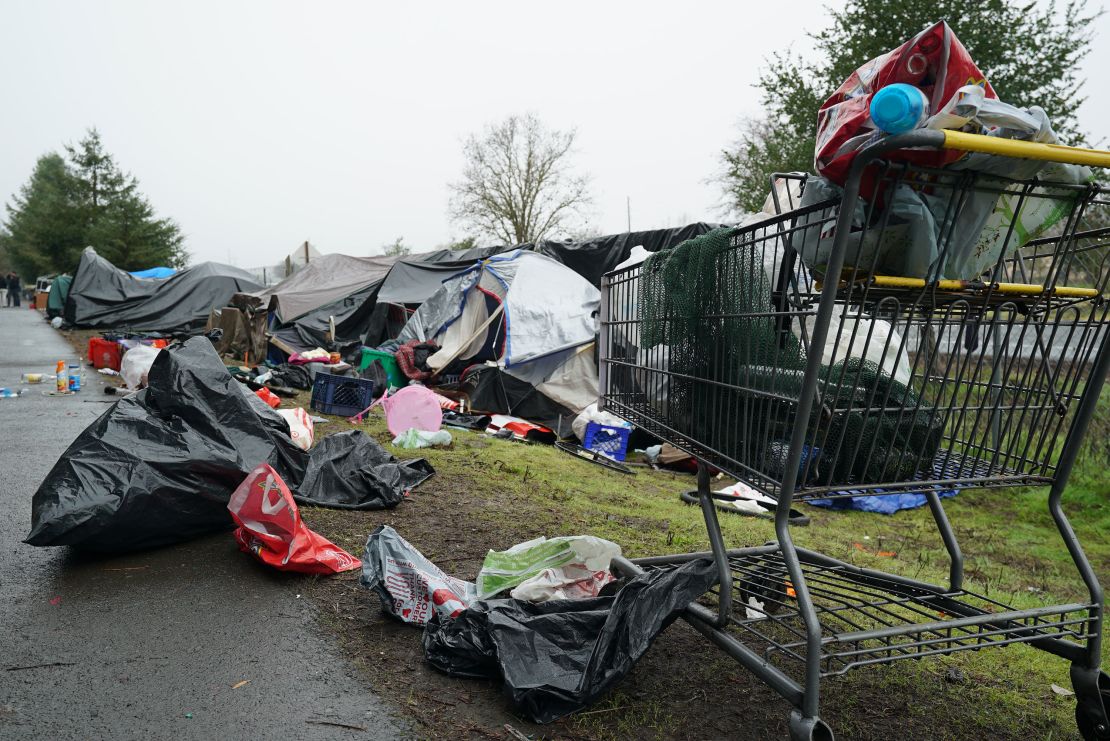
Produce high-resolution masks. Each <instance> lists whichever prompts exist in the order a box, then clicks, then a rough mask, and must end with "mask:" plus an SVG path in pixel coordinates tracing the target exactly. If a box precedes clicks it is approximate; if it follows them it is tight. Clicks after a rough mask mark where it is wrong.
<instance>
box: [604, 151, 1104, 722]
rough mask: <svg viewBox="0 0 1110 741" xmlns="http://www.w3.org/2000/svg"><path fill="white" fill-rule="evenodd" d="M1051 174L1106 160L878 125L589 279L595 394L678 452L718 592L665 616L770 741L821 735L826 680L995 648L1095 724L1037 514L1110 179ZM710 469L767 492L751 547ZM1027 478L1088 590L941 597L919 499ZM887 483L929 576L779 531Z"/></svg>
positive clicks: (1097, 361) (1097, 712)
mask: <svg viewBox="0 0 1110 741" xmlns="http://www.w3.org/2000/svg"><path fill="white" fill-rule="evenodd" d="M910 148H935V149H940V148H946V149H952V150H961V151H963V152H967V153H977V154H975V155H974V156H976V157H978V158H979V161H980V162H985V163H987V165H988V166H989V167H988V169H990V170H992V171H994V172H999V171H1003V172H1015V171H1017V172H1020V171H1021V169H1022V167H1021V165H1023V164H1025V165H1028V162H1029V161H1031V160H1041V161H1049V162H1050V163H1056V164H1052V165H1050V166H1048V168H1047V169H1046V170H1045V171H1044V173H1042V176H1041V177H1042V179H1040V180H1038V179H1032V180H1013V179H1008V178H1005V177H999V176H993V175H988V174H984V172H983V171H982V170H981V169H980V170H976V171H973V170H969V169H964V170H959V169H953V168H951V167H949V168H944V169H939V170H938V169H928V168H924V167H919V166H915V165H913V164H910V163H909V162H910V161H911V160H913V158H914V154H913V153H912V152H906V151H905V150H908V149H910ZM918 151H920V150H918ZM969 156H972V155H969ZM1011 165H1013V167H1011ZM1076 166H1088V167H1093V168H1096V169H1095V172H1099V171H1098V170H1097V168H1100V167H1110V152H1102V151H1093V150H1081V149H1075V148H1067V147H1059V146H1053V145H1044V144H1035V143H1027V142H1015V141H1008V140H1001V139H995V138H988V137H984V136H976V135H970V134H964V133H959V132H947V131H944V132H942V131H918V132H913V133H910V134H905V135H901V136H896V137H890V138H887V139H885V140H881V141H879V142H877V143H875V144H872V145H871V146H869V147H868V148H866V149H865V150H863V151H862V152H860V153H859V154H858V156H857V157H856V160H855V162H854V165H853V168H852V170H851V175H850V177H849V179H848V181H847V184H846V186H845V188H844V190H843V192H842V194H840V196H839V197H831V198H828V199H825V200H818V201H816V202H814V201H813V199H812V198H809V199H807V198H805V197H804V196H803V199H802V203H801V205H797V204H792V205H791V210H789V211H785V212H784V213H781V214H779V215H778V216H773V217H769V218H768V219H766V220H763V221H760V222H758V223H755V224H752V225H750V226H745V227H740V228H733V229H728V230H718V231H716V232H713V233H711V234H708V235H705V236H702V237H699V238H697V239H695V240H691V241H690V242H687V243H684V244H682V245H679V246H677V247H675V248H673V249H672V250H668V251H667V252H665V253H659V254H658V255H657V256H654V257H652V258H649V260H648V261H647V262H645V263H642V264H640V265H637V266H633V267H629V268H626V269H623V270H618V271H615V272H612V273H609V274H608V275H606V276H605V278H604V280H603V283H602V309H601V326H602V329H601V340H600V343H601V348H602V352H601V356H602V362H601V384H602V393H603V407H604V408H605V409H606V410H607V411H610V412H613V413H615V414H617V415H619V416H621V417H623V418H625V419H627V420H629V421H630V422H632V423H634V424H636V425H638V426H640V427H642V428H644V429H646V430H647V431H649V432H651V433H653V434H655V435H657V436H658V437H659V438H661V439H663V440H665V441H667V442H669V443H671V444H672V445H675V446H677V447H679V448H681V449H683V450H685V451H687V452H688V453H690V454H691V455H693V456H695V457H696V458H697V459H698V461H699V471H698V497H699V500H700V505H701V510H702V513H703V515H704V518H705V523H706V527H707V529H708V535H709V542H710V544H711V549H712V550H711V551H710V554H709V555H711V556H712V557H713V558H714V560H715V561H716V565H717V569H718V574H719V585H718V586H717V587H716V588H715V589H714V590H713V591H712V592H711V594H709V595H707V596H706V597H705V598H703V599H702V600H700V601H699V602H697V603H693V604H691V605H690V606H689V607H688V609H687V611H686V615H685V617H686V619H687V620H688V622H689V623H690V624H691V625H692V626H693V627H694V628H696V629H697V630H698V631H699V632H701V633H702V634H704V635H705V636H706V637H707V638H708V639H709V640H710V641H712V642H713V643H715V644H716V645H717V646H719V647H720V648H722V649H723V650H725V651H726V652H728V653H729V654H730V655H731V656H732V657H733V658H735V659H736V660H737V661H738V662H740V664H742V665H743V666H745V667H746V668H747V669H749V670H750V671H752V672H753V673H754V674H755V675H756V676H757V677H759V678H760V679H761V680H763V681H764V682H766V683H767V684H769V685H770V686H771V687H772V688H773V689H774V690H776V691H777V692H778V693H779V694H780V695H781V696H782V697H783V698H785V699H786V700H787V701H788V702H789V703H790V704H791V705H793V708H794V709H793V710H792V712H791V714H790V723H789V727H790V734H791V738H793V739H831V738H832V737H833V733H832V730H831V729H830V728H829V726H828V725H827V724H826V723H824V722H823V721H822V720H821V719H820V717H819V707H820V703H819V696H820V695H819V693H820V688H821V682H822V680H823V679H824V678H826V677H829V676H832V675H840V674H843V673H845V672H847V671H849V670H853V669H856V668H859V667H864V666H869V665H872V664H887V663H891V662H894V661H899V660H903V659H920V658H923V657H926V656H936V655H945V654H951V653H955V652H958V651H967V650H984V649H988V648H993V647H1000V646H1006V645H1010V644H1015V643H1024V644H1027V645H1030V646H1033V647H1035V648H1039V649H1042V650H1044V651H1048V652H1049V653H1052V654H1055V655H1057V656H1060V657H1062V658H1064V659H1067V660H1068V661H1070V662H1071V677H1072V683H1073V686H1074V688H1075V693H1076V698H1077V700H1078V705H1077V709H1076V720H1077V723H1078V726H1079V729H1080V731H1081V733H1082V734H1083V735H1084V737H1085V738H1088V739H1091V738H1099V739H1102V738H1107V737H1108V736H1110V722H1108V720H1107V712H1106V711H1107V706H1108V704H1110V703H1108V700H1110V677H1108V676H1107V675H1106V674H1105V673H1103V672H1101V671H1100V668H1099V649H1100V643H1101V630H1102V604H1103V596H1102V588H1101V587H1100V585H1099V582H1098V579H1097V578H1096V576H1095V573H1094V571H1093V570H1092V568H1091V565H1090V563H1089V562H1088V560H1087V558H1086V556H1085V555H1084V553H1083V549H1082V547H1081V546H1080V543H1079V541H1078V539H1077V538H1076V535H1075V533H1074V531H1073V530H1072V527H1071V525H1070V524H1069V522H1068V519H1067V517H1066V515H1065V514H1064V512H1063V510H1062V509H1061V496H1062V494H1063V492H1064V487H1065V484H1066V482H1067V479H1068V474H1069V472H1070V470H1071V468H1072V465H1073V463H1074V461H1075V458H1076V453H1077V451H1078V449H1079V446H1080V442H1081V441H1082V439H1083V435H1084V432H1085V430H1086V429H1087V426H1088V423H1089V422H1090V419H1091V416H1092V414H1093V412H1094V410H1095V406H1096V402H1097V400H1098V396H1099V393H1100V390H1101V388H1102V385H1103V381H1104V379H1105V377H1106V374H1107V370H1108V367H1110V350H1108V347H1110V344H1108V343H1107V341H1106V340H1107V334H1108V331H1110V330H1108V326H1110V321H1108V313H1110V302H1108V298H1110V291H1108V286H1107V281H1108V278H1110V191H1108V190H1107V189H1106V188H1103V187H1100V186H1099V185H1097V184H1095V180H1094V178H1093V177H1092V178H1088V177H1086V175H1087V174H1089V172H1086V173H1085V172H1083V171H1081V170H1078V169H1076ZM1064 171H1066V172H1067V173H1068V174H1069V175H1070V176H1071V177H1070V179H1067V178H1062V177H1061V178H1060V180H1059V181H1050V180H1048V179H1047V178H1048V177H1049V176H1050V175H1053V176H1056V175H1059V174H1060V173H1061V172H1064ZM1077 173H1078V175H1079V177H1076V175H1077ZM809 182H810V185H809V187H808V188H806V190H808V191H809V192H810V193H814V192H816V191H817V189H818V188H817V185H816V183H817V181H809ZM795 185H797V183H795ZM915 203H926V204H928V208H927V209H926V211H927V213H926V212H925V211H922V210H921V209H919V208H916V207H915V206H914V204H915ZM907 204H908V205H907ZM794 206H797V207H794ZM923 225H925V226H927V227H928V229H925V226H923ZM929 229H931V231H929ZM930 250H931V251H930ZM915 251H916V252H915ZM911 253H914V254H918V255H920V254H925V255H927V256H930V255H931V261H930V262H929V263H928V270H927V272H926V273H924V274H923V275H918V276H915V277H905V276H904V275H894V276H892V275H884V266H885V265H889V264H890V262H891V261H892V260H898V259H904V258H906V257H907V255H910V254H911ZM803 257H804V258H806V259H804V260H803V259H802V258H803ZM976 261H978V263H977V262H976ZM984 261H986V262H984ZM807 265H808V266H809V267H807ZM976 265H977V266H976ZM968 266H976V267H975V268H974V270H975V272H974V274H972V275H958V274H957V276H953V275H952V274H951V272H952V271H959V270H968V269H970V268H969V267H968ZM946 272H947V274H946ZM710 466H712V467H714V468H718V469H721V470H723V471H725V472H727V473H729V474H731V475H732V476H735V477H736V478H737V479H739V480H740V481H743V482H745V483H747V484H748V485H750V486H752V487H754V488H755V489H757V490H759V491H761V492H764V493H766V494H767V495H769V496H772V497H775V498H776V499H777V500H778V502H779V506H778V507H777V515H776V518H775V530H776V534H777V541H775V542H773V543H770V544H767V545H762V546H759V547H748V548H740V549H733V550H729V549H728V548H727V547H726V545H725V542H724V539H723V537H722V533H721V529H720V526H719V524H718V521H717V513H716V508H715V507H714V506H713V497H714V494H713V492H711V491H710V486H709V472H708V468H709V467H710ZM1042 485H1044V486H1050V487H1051V490H1050V493H1049V496H1048V509H1049V511H1050V513H1051V515H1052V517H1053V520H1054V521H1055V523H1056V526H1057V527H1058V529H1059V532H1060V536H1061V537H1062V539H1063V541H1064V545H1065V546H1066V548H1067V549H1068V551H1069V553H1070V555H1071V558H1072V560H1073V561H1074V563H1075V566H1076V569H1077V570H1078V572H1079V577H1080V578H1081V579H1082V581H1083V584H1084V585H1085V588H1084V590H1083V591H1085V592H1086V594H1087V595H1088V598H1087V599H1086V600H1084V601H1080V602H1075V603H1071V604H1054V605H1045V606H1038V607H1032V608H1030V607H1011V606H1010V605H1007V604H1003V603H1002V602H999V601H997V600H996V599H993V598H990V597H987V596H985V595H981V594H976V593H974V592H972V591H970V590H969V589H966V588H965V587H964V583H963V581H964V580H963V565H964V559H963V556H962V554H961V551H960V546H959V544H958V543H957V539H956V535H955V533H954V531H953V528H952V526H951V525H950V524H949V521H948V519H947V516H946V515H945V511H944V508H943V506H942V504H941V496H942V494H944V493H946V492H950V491H953V490H963V489H975V488H999V487H1028V486H1042ZM913 492H916V493H921V494H924V495H925V497H926V500H927V503H928V505H929V508H930V510H931V513H932V517H933V519H934V520H935V522H936V526H937V528H938V530H939V534H940V537H941V540H942V542H943V544H944V547H945V549H946V550H947V553H948V555H949V557H950V563H951V566H950V570H949V575H948V583H947V584H946V585H937V584H930V583H926V582H922V581H918V580H916V579H909V578H906V577H904V576H899V575H896V574H888V573H883V572H880V571H875V570H872V569H868V568H860V567H857V566H854V565H852V564H849V563H845V562H843V561H840V560H837V559H834V558H831V557H829V556H826V555H823V554H821V553H817V552H814V551H811V550H806V549H802V548H798V547H796V546H795V545H794V543H793V541H792V540H791V532H790V528H789V523H788V519H787V517H788V513H789V511H790V505H791V504H792V502H794V501H809V500H814V499H836V498H841V497H848V496H852V497H863V496H874V495H879V494H891V493H913ZM705 555H707V554H685V555H678V556H663V557H655V558H645V559H639V560H636V561H626V560H620V561H618V562H617V568H618V569H620V570H623V571H626V572H631V573H636V572H640V571H648V570H654V569H671V568H674V567H675V566H676V565H678V564H680V563H683V562H685V561H688V560H690V559H692V558H695V557H704V556H705Z"/></svg>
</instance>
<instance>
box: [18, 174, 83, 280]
mask: <svg viewBox="0 0 1110 741" xmlns="http://www.w3.org/2000/svg"><path fill="white" fill-rule="evenodd" d="M75 188H76V181H75V180H74V178H73V177H72V175H71V174H70V173H69V171H68V168H67V166H66V163H65V160H63V159H62V157H61V156H60V155H58V154H54V153H51V154H46V155H43V156H42V157H40V158H39V160H38V162H37V163H35V169H34V171H33V172H32V173H31V179H30V180H28V181H27V183H26V184H25V185H24V186H23V187H22V188H20V190H19V193H18V194H16V195H15V196H13V197H12V201H11V203H9V204H8V205H7V212H8V220H7V223H6V224H5V229H6V232H7V233H6V234H3V235H0V241H2V244H3V248H4V251H5V252H7V254H8V257H9V259H10V260H11V262H12V264H13V266H14V267H15V270H16V271H17V272H19V273H20V275H22V276H23V277H24V279H25V280H30V279H32V278H34V277H36V276H38V275H42V274H47V273H56V272H64V271H67V270H73V269H74V268H76V266H77V261H78V259H79V258H80V256H81V250H82V249H84V247H85V245H86V241H85V228H84V224H83V223H82V221H81V218H80V214H79V209H78V204H79V198H78V196H77V193H76V190H75Z"/></svg>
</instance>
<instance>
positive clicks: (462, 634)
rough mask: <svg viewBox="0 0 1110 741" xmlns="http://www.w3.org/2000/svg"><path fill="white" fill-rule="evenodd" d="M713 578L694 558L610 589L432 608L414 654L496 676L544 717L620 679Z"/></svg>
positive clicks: (440, 665)
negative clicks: (457, 609)
mask: <svg viewBox="0 0 1110 741" xmlns="http://www.w3.org/2000/svg"><path fill="white" fill-rule="evenodd" d="M716 581H717V569H716V566H714V565H713V562H712V561H711V560H709V559H696V560H693V561H690V562H688V563H686V564H683V565H682V566H680V567H679V568H676V569H674V570H671V571H649V572H647V573H645V574H642V575H640V576H638V577H636V578H634V579H631V580H629V582H628V583H627V584H626V585H625V586H624V587H623V588H622V589H621V590H620V591H619V592H617V594H616V596H614V597H595V598H593V599H585V600H552V601H549V602H541V603H538V604H535V603H531V602H523V601H521V600H514V599H492V600H483V601H480V602H475V603H474V604H472V605H471V606H470V607H469V608H468V609H466V610H464V611H463V612H461V613H460V614H459V615H458V617H456V618H454V619H449V618H443V617H441V616H440V615H439V614H438V613H436V612H433V613H432V617H431V620H430V621H429V622H428V624H427V626H426V627H425V629H424V657H425V658H426V659H427V660H428V661H429V662H430V663H431V664H432V666H434V667H436V668H437V669H439V670H441V671H443V672H446V673H447V674H449V675H451V676H456V677H472V678H480V679H498V678H501V679H503V680H504V682H505V693H506V694H507V695H508V697H509V699H510V700H511V701H512V703H513V704H514V705H515V706H516V709H517V710H518V711H519V712H520V713H522V714H523V715H525V716H527V717H529V718H531V719H532V720H534V721H535V722H537V723H549V722H551V721H553V720H557V719H559V718H561V717H563V716H564V715H569V714H570V713H573V712H575V711H576V710H580V709H582V708H584V707H586V706H587V705H589V704H591V703H593V702H594V701H596V700H597V699H598V698H599V697H601V695H602V694H604V693H605V692H606V691H607V690H608V689H609V688H610V687H612V686H613V685H614V684H616V683H617V682H618V681H620V680H621V679H622V678H623V677H624V676H625V675H626V674H628V672H629V671H631V669H632V666H633V665H634V664H635V663H636V662H637V661H638V660H639V659H640V657H641V656H643V655H644V653H645V652H646V651H647V649H648V647H649V646H651V643H652V641H654V640H655V637H656V636H657V635H659V634H660V633H661V632H662V631H663V629H664V628H666V627H667V626H668V625H670V624H671V623H672V622H674V620H675V619H676V618H677V617H678V616H679V615H680V614H681V613H682V611H683V610H685V609H686V605H687V604H689V603H690V602H691V601H693V600H695V599H697V598H698V597H700V596H701V595H702V594H704V593H705V591H706V590H708V589H709V588H710V587H711V586H712V585H713V584H715V583H716Z"/></svg>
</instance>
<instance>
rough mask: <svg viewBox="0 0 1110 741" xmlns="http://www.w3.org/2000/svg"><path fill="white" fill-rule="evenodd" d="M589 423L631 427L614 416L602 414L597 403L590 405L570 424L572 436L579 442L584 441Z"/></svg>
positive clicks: (606, 413)
mask: <svg viewBox="0 0 1110 741" xmlns="http://www.w3.org/2000/svg"><path fill="white" fill-rule="evenodd" d="M590 422H596V423H597V424H599V425H605V426H607V427H631V426H632V425H630V424H628V422H625V421H624V420H623V419H621V418H620V417H618V416H616V415H615V414H609V412H602V411H600V410H599V409H598V408H597V402H596V401H595V402H594V403H593V404H590V405H589V406H588V407H586V408H585V409H583V410H582V411H581V412H579V413H578V416H577V417H575V418H574V421H573V422H571V423H570V429H571V431H573V432H574V436H575V437H577V438H578V439H579V440H585V439H586V425H588V424H589V423H590Z"/></svg>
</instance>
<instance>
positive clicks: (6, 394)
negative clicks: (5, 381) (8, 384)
mask: <svg viewBox="0 0 1110 741" xmlns="http://www.w3.org/2000/svg"><path fill="white" fill-rule="evenodd" d="M22 394H23V392H22V391H16V390H15V389H9V388H2V389H0V399H15V398H17V397H18V396H20V395H22Z"/></svg>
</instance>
